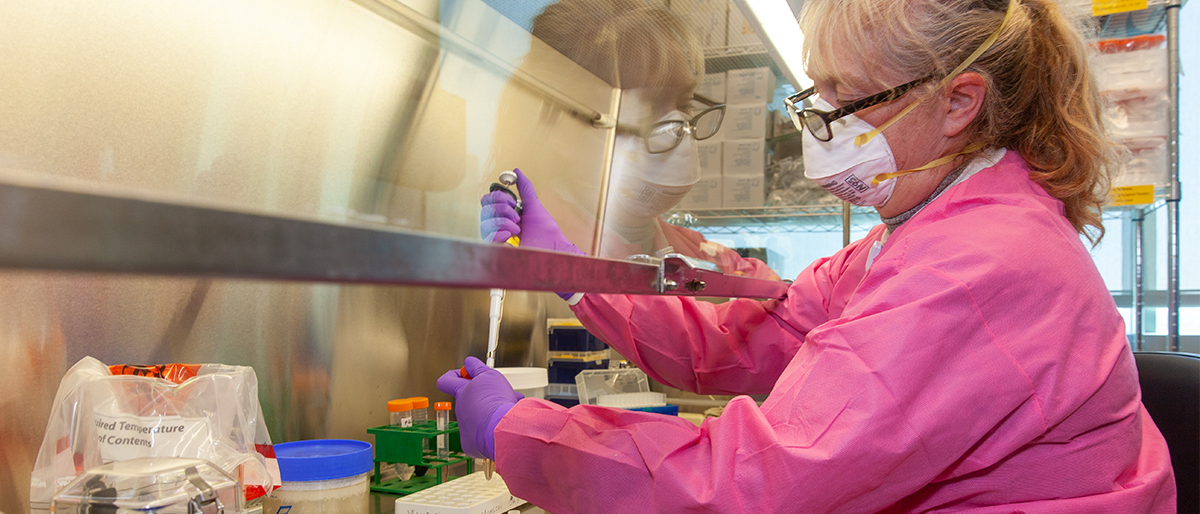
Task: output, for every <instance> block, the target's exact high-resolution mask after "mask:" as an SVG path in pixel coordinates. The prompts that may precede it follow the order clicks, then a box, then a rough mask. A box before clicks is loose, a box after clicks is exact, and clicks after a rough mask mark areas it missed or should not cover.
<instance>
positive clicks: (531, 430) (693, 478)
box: [496, 151, 1175, 514]
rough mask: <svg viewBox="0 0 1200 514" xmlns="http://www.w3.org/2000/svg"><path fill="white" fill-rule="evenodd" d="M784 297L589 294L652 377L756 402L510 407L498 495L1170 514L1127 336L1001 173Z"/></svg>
mask: <svg viewBox="0 0 1200 514" xmlns="http://www.w3.org/2000/svg"><path fill="white" fill-rule="evenodd" d="M882 232H883V227H882V226H879V227H876V228H875V229H873V230H872V231H871V232H870V233H869V234H868V235H867V237H866V238H865V239H863V240H860V241H858V242H856V243H854V244H852V245H850V246H849V247H847V248H845V249H843V250H842V251H839V252H838V253H837V254H835V255H834V256H832V257H830V258H826V259H821V260H819V261H817V262H815V263H813V265H812V266H810V267H809V268H808V269H806V270H805V271H804V272H803V273H801V274H800V276H799V277H797V279H796V282H795V284H794V285H793V286H792V288H791V289H790V291H789V292H788V296H787V298H785V299H783V300H777V301H766V302H760V301H755V300H735V301H730V302H728V303H724V304H720V305H714V304H710V303H705V302H700V301H696V300H693V299H690V298H682V297H635V296H621V295H591V294H589V295H585V296H584V297H583V299H582V300H581V301H580V302H579V303H578V304H577V305H575V306H574V307H573V309H574V311H575V313H576V314H577V315H578V316H579V318H580V320H582V321H583V323H584V324H585V325H586V326H587V327H588V329H589V330H592V331H594V332H595V333H597V334H598V335H600V336H601V337H602V338H603V339H604V340H606V341H608V342H609V343H611V344H612V345H613V346H614V347H615V348H616V349H617V350H619V351H620V352H621V354H622V355H624V356H626V357H627V358H629V359H630V360H631V361H633V362H635V363H636V364H637V365H638V366H639V367H641V368H642V369H643V370H645V371H646V372H647V373H649V374H650V375H651V376H653V377H654V378H655V379H657V380H659V381H661V382H663V383H666V384H670V385H672V386H674V387H678V388H680V389H685V390H689V391H695V392H698V393H709V394H750V393H767V392H769V393H770V396H768V398H767V400H766V402H764V403H763V405H762V406H761V407H759V406H757V405H755V403H754V401H752V400H751V399H750V398H748V397H738V398H736V399H734V400H733V401H732V402H730V403H729V406H728V407H727V408H726V409H725V412H724V414H722V415H721V417H720V418H712V419H707V420H705V422H704V424H703V426H701V427H696V426H694V425H692V424H691V423H689V422H688V421H685V420H683V419H679V418H675V417H670V416H661V415H655V414H647V413H641V412H632V411H624V410H617V409H608V408H600V407H591V406H581V407H575V408H572V409H569V410H568V409H564V408H562V407H559V406H557V405H555V404H552V403H550V402H546V401H543V400H537V399H525V400H522V401H520V402H519V403H517V406H516V407H514V408H513V409H512V411H510V412H509V414H508V415H506V416H505V417H504V418H503V420H502V421H501V422H500V424H499V425H498V426H497V428H496V458H497V469H498V470H499V472H500V473H501V474H502V475H503V477H504V479H505V482H506V483H507V484H508V486H509V488H510V489H511V491H512V492H513V494H515V495H517V496H520V497H522V498H526V499H528V500H529V501H531V502H533V503H534V504H536V505H539V506H542V507H544V508H545V509H547V510H548V511H551V512H556V513H568V512H651V511H659V512H721V513H733V512H800V513H819V512H852V513H871V512H928V511H934V512H958V511H970V512H977V513H985V512H986V513H1012V512H1023V513H1029V514H1033V513H1071V514H1081V513H1093V512H1094V513H1106V514H1108V513H1119V514H1132V513H1142V512H1154V513H1164V514H1165V513H1173V512H1175V483H1174V478H1173V475H1172V471H1171V463H1170V457H1169V454H1168V453H1167V447H1166V443H1165V442H1164V440H1163V438H1162V435H1161V434H1160V433H1159V431H1158V429H1157V427H1155V425H1154V423H1153V422H1152V421H1151V420H1150V417H1149V415H1147V414H1146V410H1145V409H1144V408H1143V407H1142V405H1141V401H1140V398H1141V395H1140V391H1139V387H1138V379H1137V370H1136V368H1135V366H1134V362H1133V355H1132V354H1131V353H1130V350H1129V345H1128V342H1127V340H1126V338H1125V328H1124V323H1123V322H1122V320H1121V317H1120V316H1119V314H1118V312H1117V309H1116V306H1115V305H1114V303H1113V299H1112V297H1111V296H1110V295H1109V292H1108V291H1107V289H1106V288H1105V286H1104V283H1103V281H1102V280H1101V278H1100V275H1099V273H1098V272H1097V270H1096V266H1095V265H1094V264H1093V262H1092V260H1091V257H1090V256H1089V255H1088V252H1087V249H1086V248H1085V246H1084V245H1083V244H1082V243H1081V242H1080V239H1079V236H1078V235H1077V234H1076V232H1075V230H1074V229H1073V228H1072V227H1071V225H1070V224H1069V223H1068V222H1067V220H1066V218H1065V217H1064V216H1063V206H1062V204H1061V202H1059V201H1058V200H1055V199H1054V198H1052V197H1050V196H1049V195H1047V194H1046V193H1045V191H1043V190H1042V188H1041V187H1039V186H1038V185H1037V184H1035V183H1034V182H1033V181H1031V180H1030V179H1029V168H1028V167H1027V165H1026V164H1025V162H1024V161H1023V160H1022V159H1021V158H1020V157H1019V156H1018V154H1017V153H1016V152H1011V151H1010V152H1008V153H1007V155H1006V156H1005V157H1004V159H1003V160H1001V161H1000V163H999V164H997V165H996V166H995V167H993V168H989V169H986V170H983V171H982V172H980V173H978V174H977V175H975V176H973V177H971V178H970V179H969V180H967V181H966V182H964V183H962V184H959V185H957V186H955V187H953V188H951V189H949V190H948V191H946V192H945V193H944V194H943V195H942V196H941V197H940V198H938V199H937V200H935V201H933V202H932V203H930V204H929V205H928V206H926V207H925V208H924V209H923V210H922V211H921V212H920V213H919V214H917V215H916V216H915V217H913V218H912V219H910V220H909V221H908V222H906V223H905V224H904V225H902V226H901V227H900V228H898V229H897V230H896V231H895V232H894V233H893V234H892V235H891V236H890V238H889V239H888V240H887V242H886V245H884V246H883V249H882V251H881V252H880V253H879V255H878V257H876V258H875V259H874V262H873V264H872V265H871V267H870V270H869V272H868V271H866V260H867V254H868V252H869V250H870V248H871V246H872V244H873V243H874V242H875V241H879V240H880V236H881V235H882Z"/></svg>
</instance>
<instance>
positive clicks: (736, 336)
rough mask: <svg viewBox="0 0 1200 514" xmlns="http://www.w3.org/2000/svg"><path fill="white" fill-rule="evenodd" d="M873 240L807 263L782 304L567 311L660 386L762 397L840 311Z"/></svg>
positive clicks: (643, 300) (587, 303)
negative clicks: (811, 333)
mask: <svg viewBox="0 0 1200 514" xmlns="http://www.w3.org/2000/svg"><path fill="white" fill-rule="evenodd" d="M879 233H880V229H876V230H874V231H872V232H871V233H870V234H869V235H868V236H867V237H866V238H865V239H863V240H862V241H858V242H855V243H853V244H851V245H850V246H848V247H846V248H843V249H842V250H841V251H839V252H838V253H836V254H834V255H833V256H832V257H828V258H822V259H820V260H818V261H816V262H814V263H813V264H812V265H810V266H809V267H808V268H807V269H805V270H804V271H803V272H802V273H801V274H800V276H798V277H796V280H795V282H794V283H793V284H792V287H791V288H790V289H789V290H788V296H787V298H785V299H783V300H768V301H759V300H750V299H739V300H731V301H728V302H725V303H721V304H713V303H709V302H705V301H699V300H696V299H694V298H688V297H677V296H637V295H599V294H589V295H584V296H583V298H582V299H581V300H580V301H579V303H578V304H576V305H574V306H573V307H572V310H573V311H574V312H575V314H576V315H577V316H578V317H579V319H580V320H581V321H582V322H583V323H584V325H585V326H587V328H588V330H589V331H591V332H592V333H593V334H595V335H596V336H598V337H600V338H601V339H602V340H604V341H605V342H607V343H608V344H609V345H610V346H612V347H613V348H615V349H616V350H617V351H618V352H620V353H621V355H622V356H624V357H625V358H626V359H629V361H630V362H632V363H634V364H635V365H637V366H638V367H639V368H641V369H642V370H643V371H645V372H646V373H647V374H648V375H649V376H651V377H652V378H654V379H655V380H657V381H659V382H661V383H663V384H667V385H669V386H671V387H675V388H677V389H683V390H685V391H692V392H695V393H700V394H760V393H767V392H769V391H770V390H771V387H772V386H773V385H774V384H775V380H776V379H777V378H779V375H780V374H781V373H782V372H783V368H784V367H785V366H787V363H788V361H790V360H791V358H792V356H793V355H795V353H796V351H797V349H799V347H800V345H801V344H802V343H803V342H804V338H805V335H806V334H807V333H808V331H809V330H812V329H813V328H814V327H816V326H817V325H820V324H821V323H825V322H826V321H828V320H829V319H830V317H831V316H830V312H831V309H835V310H837V309H840V307H841V306H842V305H844V303H845V300H846V298H845V296H847V295H848V293H847V289H848V288H852V285H856V284H857V282H858V280H857V278H859V277H860V276H861V275H862V273H863V268H864V267H865V260H864V259H865V253H866V252H865V249H867V248H869V247H870V244H871V242H872V241H873V240H875V239H878V237H879ZM756 262H757V261H756ZM760 264H761V263H760ZM851 283H853V284H851Z"/></svg>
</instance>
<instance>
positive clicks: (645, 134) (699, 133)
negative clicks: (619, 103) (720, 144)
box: [617, 95, 725, 153]
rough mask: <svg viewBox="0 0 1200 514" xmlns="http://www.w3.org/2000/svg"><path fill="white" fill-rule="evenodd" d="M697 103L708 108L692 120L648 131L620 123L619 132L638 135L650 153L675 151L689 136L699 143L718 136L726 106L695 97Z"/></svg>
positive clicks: (665, 123)
mask: <svg viewBox="0 0 1200 514" xmlns="http://www.w3.org/2000/svg"><path fill="white" fill-rule="evenodd" d="M693 98H694V99H695V100H696V101H697V102H700V103H701V104H704V105H707V106H708V108H707V109H704V110H703V111H700V114H697V115H695V116H693V117H692V119H690V120H664V121H660V122H658V123H655V124H654V125H651V126H650V128H649V129H647V130H644V131H643V130H641V129H640V128H638V127H633V126H630V125H626V124H622V123H618V124H617V131H618V132H623V133H626V134H632V135H636V136H638V137H640V138H642V141H643V142H644V143H645V144H646V151H647V152H650V153H664V152H669V151H671V150H674V149H675V147H677V146H679V143H682V142H683V138H684V137H687V136H688V135H690V136H692V137H693V138H695V139H696V140H697V141H703V140H705V139H708V138H710V137H713V136H715V135H717V130H719V129H720V128H721V122H722V121H724V120H725V104H720V103H717V102H715V101H713V100H711V99H709V98H707V97H704V96H701V95H695V96H694V97H693Z"/></svg>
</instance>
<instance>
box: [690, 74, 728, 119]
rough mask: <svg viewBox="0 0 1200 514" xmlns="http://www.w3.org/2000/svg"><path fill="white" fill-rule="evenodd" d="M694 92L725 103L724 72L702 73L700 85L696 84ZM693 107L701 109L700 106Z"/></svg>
mask: <svg viewBox="0 0 1200 514" xmlns="http://www.w3.org/2000/svg"><path fill="white" fill-rule="evenodd" d="M696 92H697V93H699V94H702V95H704V96H707V97H708V98H709V99H710V100H714V101H716V102H717V103H725V72H721V73H709V74H706V75H704V79H703V80H701V81H700V85H699V86H696ZM701 105H703V104H701ZM695 108H696V109H701V106H700V105H696V106H695ZM697 112H699V111H697Z"/></svg>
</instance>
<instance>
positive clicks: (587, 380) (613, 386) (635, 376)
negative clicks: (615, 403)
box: [575, 368, 650, 405]
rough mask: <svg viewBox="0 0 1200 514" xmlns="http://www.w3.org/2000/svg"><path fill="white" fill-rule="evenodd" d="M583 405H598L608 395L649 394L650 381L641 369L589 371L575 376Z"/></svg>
mask: <svg viewBox="0 0 1200 514" xmlns="http://www.w3.org/2000/svg"><path fill="white" fill-rule="evenodd" d="M575 386H576V387H577V388H578V392H579V403H580V404H581V405H597V404H598V403H599V402H598V400H597V399H598V398H599V397H600V396H603V395H608V394H626V393H648V392H650V381H649V380H648V379H647V378H646V374H645V373H644V372H642V370H640V369H636V368H628V369H588V370H583V371H580V372H579V374H578V375H575Z"/></svg>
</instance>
